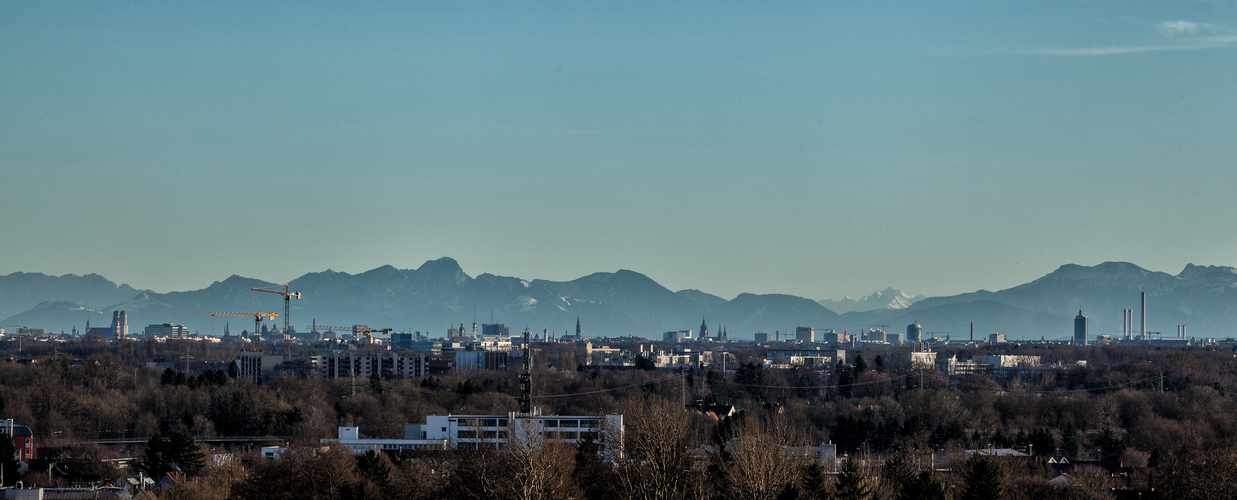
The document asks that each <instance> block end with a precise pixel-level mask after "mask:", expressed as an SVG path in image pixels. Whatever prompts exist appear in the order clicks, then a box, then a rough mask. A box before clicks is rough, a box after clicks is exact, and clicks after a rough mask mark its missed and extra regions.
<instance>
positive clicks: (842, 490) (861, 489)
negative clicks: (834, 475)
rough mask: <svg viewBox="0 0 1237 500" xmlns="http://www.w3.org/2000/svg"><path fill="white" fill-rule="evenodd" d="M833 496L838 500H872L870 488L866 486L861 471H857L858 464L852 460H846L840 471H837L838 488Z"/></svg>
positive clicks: (865, 480)
mask: <svg viewBox="0 0 1237 500" xmlns="http://www.w3.org/2000/svg"><path fill="white" fill-rule="evenodd" d="M835 496H836V497H837V498H838V500H869V499H870V498H872V488H871V487H870V486H868V481H867V478H865V477H864V476H863V471H861V470H859V464H858V463H855V461H854V460H853V459H850V458H848V459H846V463H845V464H843V465H842V470H840V471H838V487H837V493H836V495H835Z"/></svg>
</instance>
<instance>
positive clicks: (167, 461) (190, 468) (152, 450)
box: [138, 432, 206, 481]
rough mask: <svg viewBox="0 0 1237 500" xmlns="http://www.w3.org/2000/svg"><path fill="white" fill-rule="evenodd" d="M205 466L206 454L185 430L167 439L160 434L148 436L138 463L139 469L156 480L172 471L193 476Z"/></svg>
mask: <svg viewBox="0 0 1237 500" xmlns="http://www.w3.org/2000/svg"><path fill="white" fill-rule="evenodd" d="M205 467H206V455H205V454H204V453H202V450H201V448H199V447H198V443H197V441H194V439H193V436H190V435H189V434H188V433H186V432H176V433H174V434H172V436H171V438H170V439H168V440H164V439H163V435H162V434H155V435H153V436H150V440H148V441H146V451H145V453H143V455H142V460H141V461H140V462H139V464H138V469H139V470H141V471H142V472H143V473H145V474H146V475H147V476H149V477H151V478H152V479H154V480H156V481H158V480H159V478H161V477H163V475H164V474H167V473H169V472H174V471H180V472H182V473H184V474H185V475H187V476H195V475H197V474H198V473H200V472H202V469H203V468H205Z"/></svg>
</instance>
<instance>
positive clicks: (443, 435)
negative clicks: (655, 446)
mask: <svg viewBox="0 0 1237 500" xmlns="http://www.w3.org/2000/svg"><path fill="white" fill-rule="evenodd" d="M589 436H591V437H592V438H593V439H594V440H596V441H597V442H599V443H601V444H602V446H603V449H606V450H607V451H605V453H614V452H615V451H616V450H619V449H621V443H622V439H623V416H622V415H617V414H615V415H542V414H541V412H540V409H534V411H533V413H532V414H521V413H518V412H511V413H507V414H506V415H427V416H426V417H425V423H424V424H405V425H404V439H381V438H378V439H374V438H361V437H360V433H359V430H358V429H357V427H355V426H353V425H351V424H349V425H347V426H344V427H340V428H339V438H338V439H334V440H328V439H324V440H322V441H323V442H324V443H330V442H337V443H339V444H340V445H343V446H345V447H347V448H348V449H351V450H353V451H355V452H357V453H364V452H365V451H368V450H375V451H403V450H445V449H455V450H479V449H503V448H505V447H506V445H508V444H517V443H513V442H512V441H511V440H512V439H519V440H525V442H527V441H530V440H534V439H537V440H545V442H550V443H563V444H567V445H575V444H577V443H579V442H580V441H581V440H583V439H586V438H587V437H589Z"/></svg>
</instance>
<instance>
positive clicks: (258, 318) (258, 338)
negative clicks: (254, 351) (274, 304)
mask: <svg viewBox="0 0 1237 500" xmlns="http://www.w3.org/2000/svg"><path fill="white" fill-rule="evenodd" d="M198 314H201V315H203V316H242V317H252V318H253V339H254V343H256V344H258V348H259V349H260V348H261V347H262V334H261V333H258V332H261V331H262V329H261V328H259V327H260V326H261V325H262V319H263V318H271V319H274V318H276V317H278V316H279V313H264V312H239V311H198Z"/></svg>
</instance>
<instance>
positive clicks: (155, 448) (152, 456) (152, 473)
mask: <svg viewBox="0 0 1237 500" xmlns="http://www.w3.org/2000/svg"><path fill="white" fill-rule="evenodd" d="M166 448H167V444H166V443H164V441H163V435H162V434H159V433H155V434H153V435H151V436H150V439H149V440H147V441H146V451H145V452H143V453H142V459H141V461H140V462H138V470H140V471H142V473H144V474H146V476H147V477H150V478H152V479H154V480H156V481H158V480H159V478H161V477H163V475H164V474H167V473H168V472H171V471H172V467H171V464H170V463H169V461H168V457H167V451H166Z"/></svg>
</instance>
